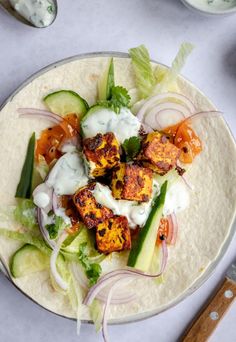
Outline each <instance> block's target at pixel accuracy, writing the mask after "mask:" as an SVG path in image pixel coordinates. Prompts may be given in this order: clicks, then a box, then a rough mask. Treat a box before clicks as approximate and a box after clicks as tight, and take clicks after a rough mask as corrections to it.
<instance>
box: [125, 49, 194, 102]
mask: <svg viewBox="0 0 236 342" xmlns="http://www.w3.org/2000/svg"><path fill="white" fill-rule="evenodd" d="M192 50H193V45H192V44H190V43H183V44H182V45H181V46H180V49H179V52H178V53H177V56H176V57H175V59H174V61H173V63H172V65H171V68H170V69H167V70H165V69H163V68H161V67H157V68H156V69H155V71H154V70H153V68H152V65H151V61H150V57H149V53H148V50H147V49H146V47H145V46H144V45H140V46H138V47H136V48H133V49H130V50H129V54H130V56H131V59H132V64H133V68H134V72H135V76H136V86H137V88H138V90H139V96H140V99H144V98H146V97H149V96H153V95H156V94H159V93H163V92H166V91H170V90H172V89H175V88H176V85H175V83H176V80H177V77H178V75H179V73H180V72H181V70H182V68H183V66H184V64H185V62H186V60H187V57H188V55H189V54H190V53H191V51H192ZM132 105H133V103H132Z"/></svg>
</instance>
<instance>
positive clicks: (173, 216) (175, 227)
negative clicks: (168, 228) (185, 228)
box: [170, 213, 179, 245]
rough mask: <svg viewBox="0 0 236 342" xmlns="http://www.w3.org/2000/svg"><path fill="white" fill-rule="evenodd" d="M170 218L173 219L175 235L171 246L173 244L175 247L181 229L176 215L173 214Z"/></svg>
mask: <svg viewBox="0 0 236 342" xmlns="http://www.w3.org/2000/svg"><path fill="white" fill-rule="evenodd" d="M170 217H171V220H172V224H173V234H172V239H171V241H170V244H171V245H174V244H175V242H176V239H177V235H178V230H179V227H178V221H177V217H176V214H175V213H172V214H171V215H170Z"/></svg>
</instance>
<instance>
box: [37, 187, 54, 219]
mask: <svg viewBox="0 0 236 342" xmlns="http://www.w3.org/2000/svg"><path fill="white" fill-rule="evenodd" d="M32 195H33V201H34V204H35V205H37V207H39V208H41V209H44V210H45V212H46V213H47V212H49V211H50V210H51V209H52V202H51V198H52V189H51V188H50V187H48V186H47V184H46V183H42V184H40V185H38V186H37V187H36V188H35V189H34V191H33V194H32Z"/></svg>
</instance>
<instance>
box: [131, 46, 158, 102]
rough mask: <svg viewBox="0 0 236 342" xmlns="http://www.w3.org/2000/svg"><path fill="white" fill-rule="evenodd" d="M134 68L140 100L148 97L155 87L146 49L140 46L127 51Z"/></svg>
mask: <svg viewBox="0 0 236 342" xmlns="http://www.w3.org/2000/svg"><path fill="white" fill-rule="evenodd" d="M129 54H130V57H131V59H132V64H133V68H134V73H135V78H136V85H137V88H138V90H139V94H140V97H141V98H146V97H148V96H149V95H150V94H151V92H152V89H153V87H154V85H155V78H154V74H153V70H152V66H151V62H150V56H149V52H148V50H147V48H146V47H145V46H144V45H140V46H138V47H136V48H132V49H130V50H129Z"/></svg>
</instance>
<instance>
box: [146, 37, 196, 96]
mask: <svg viewBox="0 0 236 342" xmlns="http://www.w3.org/2000/svg"><path fill="white" fill-rule="evenodd" d="M192 50H193V45H192V44H190V43H183V44H181V46H180V49H179V51H178V53H177V55H176V57H175V59H174V61H173V63H172V65H171V68H170V69H169V70H167V72H165V74H164V76H163V77H162V79H161V81H160V82H159V83H158V84H157V85H156V86H155V87H154V89H153V91H152V95H155V94H159V93H163V92H166V91H168V90H169V87H170V86H171V85H172V84H173V83H174V82H176V80H177V77H178V75H179V74H180V72H181V70H182V68H183V66H184V65H185V63H186V60H187V57H188V56H189V54H190V53H191V52H192ZM157 70H158V69H157ZM157 76H158V74H157Z"/></svg>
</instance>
